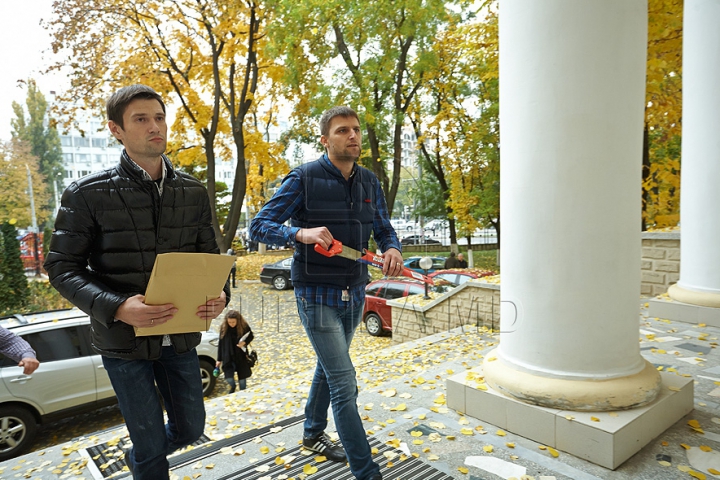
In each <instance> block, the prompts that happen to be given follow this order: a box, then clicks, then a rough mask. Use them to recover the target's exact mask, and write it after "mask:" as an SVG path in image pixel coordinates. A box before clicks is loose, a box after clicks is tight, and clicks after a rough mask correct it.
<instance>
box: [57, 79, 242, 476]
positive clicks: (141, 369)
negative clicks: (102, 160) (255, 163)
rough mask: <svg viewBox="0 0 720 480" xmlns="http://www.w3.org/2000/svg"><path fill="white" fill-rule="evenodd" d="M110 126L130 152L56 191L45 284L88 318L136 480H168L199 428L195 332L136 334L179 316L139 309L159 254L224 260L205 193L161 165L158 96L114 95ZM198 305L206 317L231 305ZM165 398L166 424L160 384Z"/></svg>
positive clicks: (139, 92)
mask: <svg viewBox="0 0 720 480" xmlns="http://www.w3.org/2000/svg"><path fill="white" fill-rule="evenodd" d="M107 114H108V127H109V129H110V131H111V133H112V134H113V135H114V136H115V138H117V139H118V141H120V142H121V143H122V144H123V146H124V147H125V150H124V151H123V154H122V157H121V159H120V163H119V164H118V165H117V166H116V167H115V168H112V169H109V170H106V171H103V172H100V173H96V174H93V175H89V176H86V177H83V178H82V179H80V180H78V181H77V182H74V183H72V184H71V185H70V186H69V187H68V188H67V189H66V190H65V192H64V193H63V196H62V203H61V207H60V210H59V212H58V215H57V219H56V221H55V231H54V233H53V237H52V241H51V243H50V252H49V253H48V255H47V259H46V261H45V269H46V270H47V272H48V275H49V277H50V281H51V283H52V285H53V286H54V287H55V288H56V289H57V290H58V291H59V292H60V293H61V294H62V295H63V296H64V297H65V298H67V299H68V300H70V301H71V302H72V303H73V304H75V305H76V306H77V307H78V308H80V309H81V310H83V311H84V312H85V313H87V314H88V315H90V318H91V320H92V346H93V349H94V350H95V351H96V352H98V353H99V354H100V355H102V359H103V364H104V366H105V369H106V370H107V372H108V375H109V376H110V380H111V382H112V385H113V388H114V389H115V394H116V395H117V397H118V403H119V405H120V410H121V412H122V414H123V417H124V418H125V423H126V424H127V428H128V431H129V433H130V439H131V440H132V442H133V448H132V449H131V450H130V451H129V452H128V454H127V455H126V460H127V464H128V467H129V468H130V470H131V471H132V472H133V475H134V477H135V478H136V479H140V480H142V479H152V480H157V479H167V478H169V473H168V469H169V464H168V461H167V455H168V454H169V453H171V452H173V451H174V450H176V449H178V448H181V447H184V446H186V445H189V444H191V443H192V442H194V441H195V440H197V439H198V438H199V437H200V435H202V432H203V429H204V426H205V408H204V404H203V394H202V381H201V378H200V366H199V361H198V357H197V353H196V351H195V347H196V346H197V345H198V343H200V338H201V334H200V333H199V332H196V333H186V334H174V335H154V336H147V337H137V336H135V330H134V328H135V327H144V328H148V327H153V326H157V325H161V324H163V323H165V322H167V321H168V320H170V319H171V318H172V317H173V315H174V314H175V313H176V312H177V309H176V308H175V307H174V306H173V305H172V304H166V305H145V303H144V298H145V297H144V294H145V290H146V288H147V284H148V281H149V279H150V273H151V272H152V268H153V265H154V263H155V257H156V256H157V255H158V254H161V253H166V252H203V253H219V249H218V245H217V242H216V240H215V232H214V230H213V228H212V223H211V211H210V202H209V199H208V195H207V191H206V189H205V187H204V186H203V185H202V184H201V183H200V182H199V181H197V180H196V179H194V178H192V177H190V176H189V175H185V174H183V173H180V172H177V171H175V170H174V169H173V167H172V165H171V163H170V161H169V160H168V159H167V157H165V155H164V152H165V147H166V143H167V124H166V123H165V104H164V103H163V101H162V99H161V97H160V95H158V94H157V93H156V92H155V91H154V90H153V89H151V88H149V87H146V86H144V85H133V86H130V87H125V88H122V89H120V90H118V91H117V92H116V93H115V94H113V95H112V96H111V97H110V99H109V100H108V103H107ZM218 294H219V296H218V297H217V298H214V299H212V300H208V301H207V303H205V304H203V305H200V306H199V307H198V309H197V316H198V317H200V318H199V319H198V330H200V329H201V328H202V326H204V323H200V322H201V320H200V319H202V320H205V321H207V320H208V319H213V318H215V317H216V316H217V315H219V314H220V313H221V311H222V310H223V308H224V307H225V306H226V305H227V303H228V302H229V300H230V290H229V286H228V285H227V284H226V285H225V289H224V291H222V292H218ZM156 384H157V389H158V390H159V391H160V393H161V395H162V397H163V401H164V404H165V409H166V411H167V414H168V423H167V425H165V422H164V420H163V410H162V405H161V403H160V400H159V399H158V396H157V392H156V390H155V385H156Z"/></svg>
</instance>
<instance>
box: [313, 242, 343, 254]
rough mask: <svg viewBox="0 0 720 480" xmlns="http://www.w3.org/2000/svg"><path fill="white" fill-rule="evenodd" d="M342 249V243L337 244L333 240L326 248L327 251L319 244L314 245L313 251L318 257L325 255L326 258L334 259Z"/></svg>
mask: <svg viewBox="0 0 720 480" xmlns="http://www.w3.org/2000/svg"><path fill="white" fill-rule="evenodd" d="M342 249H343V245H342V243H340V242H338V241H337V240H333V241H332V243H331V244H330V248H328V249H327V250H326V249H325V248H323V246H322V245H320V244H319V243H316V244H315V251H316V252H317V253H319V254H320V255H325V256H326V257H334V256H335V255H337V254H338V253H340V252H342Z"/></svg>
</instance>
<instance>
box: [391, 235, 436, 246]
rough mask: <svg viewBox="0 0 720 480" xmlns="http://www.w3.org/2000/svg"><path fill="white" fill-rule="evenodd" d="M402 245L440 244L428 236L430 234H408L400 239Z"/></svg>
mask: <svg viewBox="0 0 720 480" xmlns="http://www.w3.org/2000/svg"><path fill="white" fill-rule="evenodd" d="M400 244H402V245H440V242H439V241H438V240H435V239H433V238H431V237H430V235H408V236H406V237H403V238H402V239H401V240H400Z"/></svg>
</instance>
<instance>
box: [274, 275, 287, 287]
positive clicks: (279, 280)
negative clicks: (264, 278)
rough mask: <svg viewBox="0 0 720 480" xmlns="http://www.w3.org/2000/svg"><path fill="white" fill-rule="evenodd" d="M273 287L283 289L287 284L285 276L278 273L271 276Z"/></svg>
mask: <svg viewBox="0 0 720 480" xmlns="http://www.w3.org/2000/svg"><path fill="white" fill-rule="evenodd" d="M272 283H273V287H275V290H285V289H286V288H287V285H288V281H287V279H286V278H285V277H283V276H282V275H278V276H277V277H275V278H273V282H272Z"/></svg>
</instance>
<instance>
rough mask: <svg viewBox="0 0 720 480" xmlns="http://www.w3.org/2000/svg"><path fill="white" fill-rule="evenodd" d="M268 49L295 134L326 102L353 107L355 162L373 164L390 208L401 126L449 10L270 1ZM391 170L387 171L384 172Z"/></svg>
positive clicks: (404, 2) (430, 4)
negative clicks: (292, 104) (358, 128)
mask: <svg viewBox="0 0 720 480" xmlns="http://www.w3.org/2000/svg"><path fill="white" fill-rule="evenodd" d="M273 3H274V5H275V9H276V12H277V16H278V20H279V21H278V22H276V23H275V24H274V25H273V26H272V27H271V36H272V39H273V48H274V50H273V51H274V52H275V54H276V55H277V56H278V57H279V58H281V59H282V61H283V64H284V65H285V67H286V71H285V72H286V75H285V78H284V79H285V82H286V83H287V85H288V92H287V95H288V96H289V97H290V98H293V99H294V100H295V101H296V109H295V117H294V120H295V124H296V129H297V131H298V132H299V134H300V136H304V137H308V136H312V132H313V130H314V128H313V125H312V123H311V122H312V121H314V120H316V119H317V117H318V116H319V115H320V113H321V112H322V111H323V110H325V109H327V108H329V107H330V106H333V105H338V104H348V105H351V106H354V107H356V109H357V110H358V114H359V116H360V120H361V123H362V124H363V126H364V129H365V135H364V137H365V138H364V146H365V148H364V151H363V153H362V156H361V162H362V163H364V164H365V165H366V166H367V167H368V168H370V169H371V170H373V172H374V173H375V174H376V175H377V177H378V179H379V180H380V182H381V184H382V186H383V190H384V191H385V194H386V199H387V203H388V207H389V209H390V211H391V212H392V210H393V206H394V203H395V196H396V194H397V190H398V187H399V183H400V178H401V173H400V172H401V168H402V167H401V158H402V128H403V125H405V123H406V121H407V114H408V109H409V108H410V105H411V104H412V102H413V99H414V98H415V96H416V95H417V94H418V91H419V89H420V88H421V87H422V85H423V83H424V81H425V80H424V79H425V76H426V75H427V72H428V71H430V70H432V69H433V68H434V64H435V59H434V54H433V51H432V43H433V41H434V39H435V33H436V32H437V31H438V29H442V28H443V26H444V25H445V24H446V23H447V21H448V18H451V17H453V16H454V15H455V14H454V13H453V10H452V8H451V6H452V5H451V3H452V2H451V3H449V2H445V1H440V0H430V1H421V0H401V1H396V2H336V1H330V2H327V1H322V2H321V1H311V2H302V3H298V2H295V1H293V0H274V1H273ZM388 171H389V172H390V176H388V173H387V172H388Z"/></svg>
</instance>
